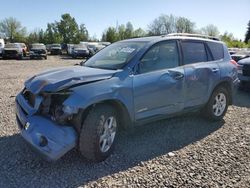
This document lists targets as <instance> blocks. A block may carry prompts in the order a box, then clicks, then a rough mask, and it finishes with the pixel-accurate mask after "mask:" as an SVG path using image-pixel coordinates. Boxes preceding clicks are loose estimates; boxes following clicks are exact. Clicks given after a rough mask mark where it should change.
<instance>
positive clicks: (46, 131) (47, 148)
mask: <svg viewBox="0 0 250 188" xmlns="http://www.w3.org/2000/svg"><path fill="white" fill-rule="evenodd" d="M38 102H39V100H38ZM37 106H38V105H35V107H34V108H32V107H31V106H30V105H29V104H28V102H27V101H26V100H25V98H24V97H23V96H22V94H19V95H18V96H17V97H16V116H17V123H18V126H19V129H20V131H21V135H22V137H23V138H24V139H25V140H26V141H27V142H28V143H29V144H30V145H31V146H32V147H33V148H34V149H35V150H36V151H38V152H39V153H40V154H41V155H42V156H43V157H45V158H46V159H47V160H52V161H54V160H57V159H59V158H60V157H62V156H63V155H64V154H65V153H67V152H68V151H69V150H71V149H73V148H74V147H75V146H76V141H77V134H76V131H75V130H74V128H73V127H70V126H62V125H59V124H57V123H55V122H54V121H52V120H50V119H47V118H45V117H42V116H39V115H36V114H35V112H36V110H37V109H35V108H36V107H37Z"/></svg>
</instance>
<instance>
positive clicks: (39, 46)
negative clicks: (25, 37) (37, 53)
mask: <svg viewBox="0 0 250 188" xmlns="http://www.w3.org/2000/svg"><path fill="white" fill-rule="evenodd" d="M31 48H39V49H45V45H44V44H32V45H31Z"/></svg>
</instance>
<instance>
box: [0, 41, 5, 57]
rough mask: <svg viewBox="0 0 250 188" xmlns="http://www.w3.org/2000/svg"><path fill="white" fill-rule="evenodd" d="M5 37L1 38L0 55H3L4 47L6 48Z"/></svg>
mask: <svg viewBox="0 0 250 188" xmlns="http://www.w3.org/2000/svg"><path fill="white" fill-rule="evenodd" d="M4 46H5V44H4V39H0V56H2V55H3V49H4Z"/></svg>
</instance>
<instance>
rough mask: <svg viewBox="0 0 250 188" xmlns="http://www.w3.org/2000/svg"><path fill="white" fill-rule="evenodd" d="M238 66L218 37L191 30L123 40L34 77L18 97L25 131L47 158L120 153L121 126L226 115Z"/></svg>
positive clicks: (94, 157)
mask: <svg viewBox="0 0 250 188" xmlns="http://www.w3.org/2000/svg"><path fill="white" fill-rule="evenodd" d="M237 82H238V78H237V66H236V63H235V62H234V61H233V60H231V57H230V55H229V53H228V50H227V47H226V46H225V44H224V43H222V42H220V41H218V40H217V39H216V38H211V37H206V36H197V35H191V34H171V35H166V36H156V37H145V38H136V39H130V40H124V41H120V42H116V43H114V44H112V45H110V46H108V47H106V48H104V49H103V50H101V51H100V52H98V53H97V54H96V55H94V56H93V57H92V58H90V59H89V60H88V61H86V62H85V63H84V64H82V66H73V67H67V68H59V69H54V70H50V71H47V72H43V73H41V74H38V75H35V76H33V77H31V78H30V79H28V80H27V81H26V82H25V87H24V89H23V90H22V91H21V92H20V93H19V94H18V95H17V97H16V109H17V110H16V115H17V122H18V126H19V128H20V131H21V135H22V136H23V137H24V139H25V140H26V141H27V142H28V143H30V144H31V145H32V146H33V148H35V149H36V150H37V151H38V152H39V153H41V154H42V155H43V156H45V157H46V158H47V159H48V160H56V159H58V158H60V157H61V156H63V155H64V154H65V153H66V152H68V151H69V150H71V149H72V148H75V147H76V148H78V149H79V151H80V152H81V154H82V155H83V156H84V157H85V158H87V159H89V160H92V161H96V162H98V161H102V160H105V159H106V158H107V157H108V156H109V155H110V154H111V152H112V151H113V149H114V145H115V142H116V140H117V132H118V130H120V128H129V127H133V126H136V125H139V124H145V123H147V122H149V121H155V120H159V119H162V118H166V117H172V116H175V115H179V114H182V113H185V112H190V111H201V112H202V114H203V115H204V116H205V117H207V118H208V119H210V120H212V121H218V120H221V119H222V118H223V117H224V115H225V113H226V111H227V108H228V105H230V104H232V93H233V88H234V85H235V84H236V83H237Z"/></svg>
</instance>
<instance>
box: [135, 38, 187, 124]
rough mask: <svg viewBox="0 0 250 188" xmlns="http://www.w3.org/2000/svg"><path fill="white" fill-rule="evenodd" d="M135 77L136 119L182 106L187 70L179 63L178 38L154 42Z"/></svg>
mask: <svg viewBox="0 0 250 188" xmlns="http://www.w3.org/2000/svg"><path fill="white" fill-rule="evenodd" d="M138 63H139V65H140V70H139V73H138V74H137V75H134V77H133V91H134V108H135V119H136V120H140V119H145V118H149V117H152V116H161V115H165V114H171V113H174V112H178V111H181V110H182V109H183V87H184V70H183V67H180V66H179V53H178V45H177V42H176V41H164V42H160V43H158V44H156V45H154V46H152V47H151V48H150V49H149V50H148V51H147V52H146V54H145V55H144V56H143V57H142V59H141V61H140V62H138Z"/></svg>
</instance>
